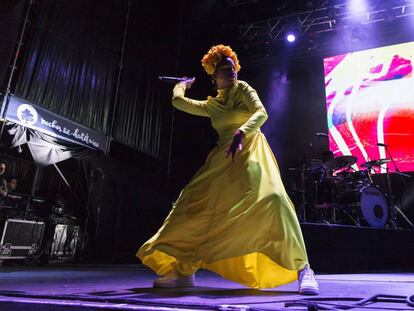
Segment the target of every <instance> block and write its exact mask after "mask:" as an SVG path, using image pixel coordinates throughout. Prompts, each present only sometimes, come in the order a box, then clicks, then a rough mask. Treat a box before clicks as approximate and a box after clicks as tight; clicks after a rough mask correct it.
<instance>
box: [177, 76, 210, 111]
mask: <svg viewBox="0 0 414 311" xmlns="http://www.w3.org/2000/svg"><path fill="white" fill-rule="evenodd" d="M185 90H186V85H185V83H184V82H181V83H178V84H176V85H175V87H174V90H173V98H172V104H173V106H174V107H175V108H177V109H178V110H181V111H184V112H187V113H190V114H193V115H196V116H203V117H208V112H207V108H206V106H207V101H206V100H194V99H191V98H188V97H185V96H184V94H185Z"/></svg>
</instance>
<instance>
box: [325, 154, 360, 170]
mask: <svg viewBox="0 0 414 311" xmlns="http://www.w3.org/2000/svg"><path fill="white" fill-rule="evenodd" d="M357 160H358V159H357V157H354V156H351V155H346V156H339V157H336V158H333V159H332V160H329V161H327V162H326V163H325V166H326V167H327V168H328V169H330V170H333V171H336V170H339V169H341V168H344V167H346V166H351V165H353V164H355V163H356V162H357Z"/></svg>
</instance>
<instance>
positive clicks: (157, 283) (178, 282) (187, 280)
mask: <svg viewBox="0 0 414 311" xmlns="http://www.w3.org/2000/svg"><path fill="white" fill-rule="evenodd" d="M194 283H195V276H194V274H192V275H189V276H184V277H178V276H177V275H176V274H175V273H174V272H171V273H169V274H167V275H164V276H161V277H158V278H156V279H155V280H154V284H153V287H154V288H176V287H193V286H194Z"/></svg>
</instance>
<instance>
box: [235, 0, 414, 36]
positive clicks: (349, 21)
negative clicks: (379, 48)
mask: <svg viewBox="0 0 414 311" xmlns="http://www.w3.org/2000/svg"><path fill="white" fill-rule="evenodd" d="M412 15H414V2H413V1H411V0H387V1H376V4H375V5H370V6H369V7H368V9H367V10H365V11H361V12H359V13H357V14H355V13H351V10H350V3H349V1H347V2H346V3H342V4H337V5H332V6H326V7H321V8H317V9H314V10H308V11H303V12H299V13H295V14H289V15H285V16H278V17H274V18H269V19H266V20H261V21H256V22H251V23H248V24H243V25H240V26H239V31H240V37H241V39H242V40H243V41H248V42H251V41H255V40H265V41H274V40H278V39H282V38H283V34H284V33H285V32H286V31H287V30H288V29H292V28H294V29H296V30H297V32H298V33H302V34H305V33H314V34H317V33H323V32H329V31H333V30H334V29H335V28H336V27H337V26H338V25H339V24H340V25H342V27H344V28H347V27H350V26H352V25H354V24H355V21H358V22H359V23H360V24H371V23H378V22H383V21H387V20H390V19H399V18H404V17H407V16H412Z"/></svg>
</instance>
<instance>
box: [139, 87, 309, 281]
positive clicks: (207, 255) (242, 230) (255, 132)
mask: <svg viewBox="0 0 414 311" xmlns="http://www.w3.org/2000/svg"><path fill="white" fill-rule="evenodd" d="M184 95H185V84H183V83H179V84H177V85H176V86H175V88H174V90H173V101H172V103H173V105H174V106H175V107H176V108H178V109H180V110H182V111H185V112H187V113H190V114H193V115H199V116H206V117H209V118H210V119H211V122H212V126H213V127H214V129H215V130H216V131H217V132H218V134H219V143H218V145H217V146H216V147H215V148H214V149H213V150H212V151H211V152H210V153H209V155H208V157H207V160H206V162H205V164H204V165H203V166H202V167H201V168H200V169H199V171H198V172H197V173H196V174H195V176H194V177H193V178H192V179H191V181H190V182H189V183H188V185H187V186H186V187H185V188H184V189H183V190H182V192H181V194H180V195H179V197H178V199H177V201H176V202H175V203H174V204H173V207H172V210H171V212H170V213H169V215H168V217H167V218H166V219H165V221H164V223H163V225H162V227H161V228H160V229H159V230H158V232H157V233H156V234H155V235H154V236H153V237H152V238H151V239H149V240H148V241H147V242H146V243H144V245H142V246H141V248H140V249H139V250H138V252H137V257H138V258H139V259H140V260H141V261H142V263H143V264H145V265H147V266H149V267H150V268H151V269H152V270H154V271H155V272H156V273H157V274H158V275H166V274H168V273H170V272H172V271H174V272H175V273H176V274H178V275H179V276H186V275H191V274H193V273H194V272H195V271H196V270H197V269H199V268H203V269H208V270H210V271H213V272H215V273H217V274H219V275H221V276H222V277H224V278H226V279H228V280H232V281H235V282H238V283H240V284H243V285H246V286H249V287H252V288H271V287H275V286H279V285H283V284H286V283H289V282H292V281H295V280H296V279H297V271H298V270H300V269H302V268H303V267H304V266H305V264H306V263H307V262H308V258H307V254H306V249H305V244H304V241H303V236H302V232H301V229H300V226H299V222H298V220H297V217H296V213H295V209H294V206H293V204H292V202H291V200H290V199H289V197H288V195H287V193H286V191H285V188H284V186H283V183H282V180H281V177H280V172H279V168H278V166H277V163H276V159H275V157H274V155H273V152H272V150H271V149H270V147H269V145H268V143H267V141H266V138H265V136H264V135H263V134H262V133H261V131H260V126H261V125H262V124H263V123H264V122H265V121H266V119H267V113H266V110H265V108H264V107H263V104H262V103H261V101H260V99H259V97H258V95H257V93H256V91H255V90H254V89H253V88H252V87H251V86H249V85H248V84H247V83H246V82H244V81H240V80H239V81H237V82H236V83H235V84H234V85H233V86H232V87H230V88H227V89H219V90H218V95H217V96H216V97H209V98H208V99H207V100H204V101H199V100H193V99H190V98H187V97H185V96H184ZM238 129H239V130H241V131H242V132H243V133H244V136H245V139H244V142H243V149H242V150H241V151H240V152H238V153H237V155H236V158H235V161H234V163H233V161H232V159H231V156H230V157H229V158H226V147H227V146H228V144H229V143H231V141H232V137H233V134H234V132H235V131H236V130H238Z"/></svg>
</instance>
